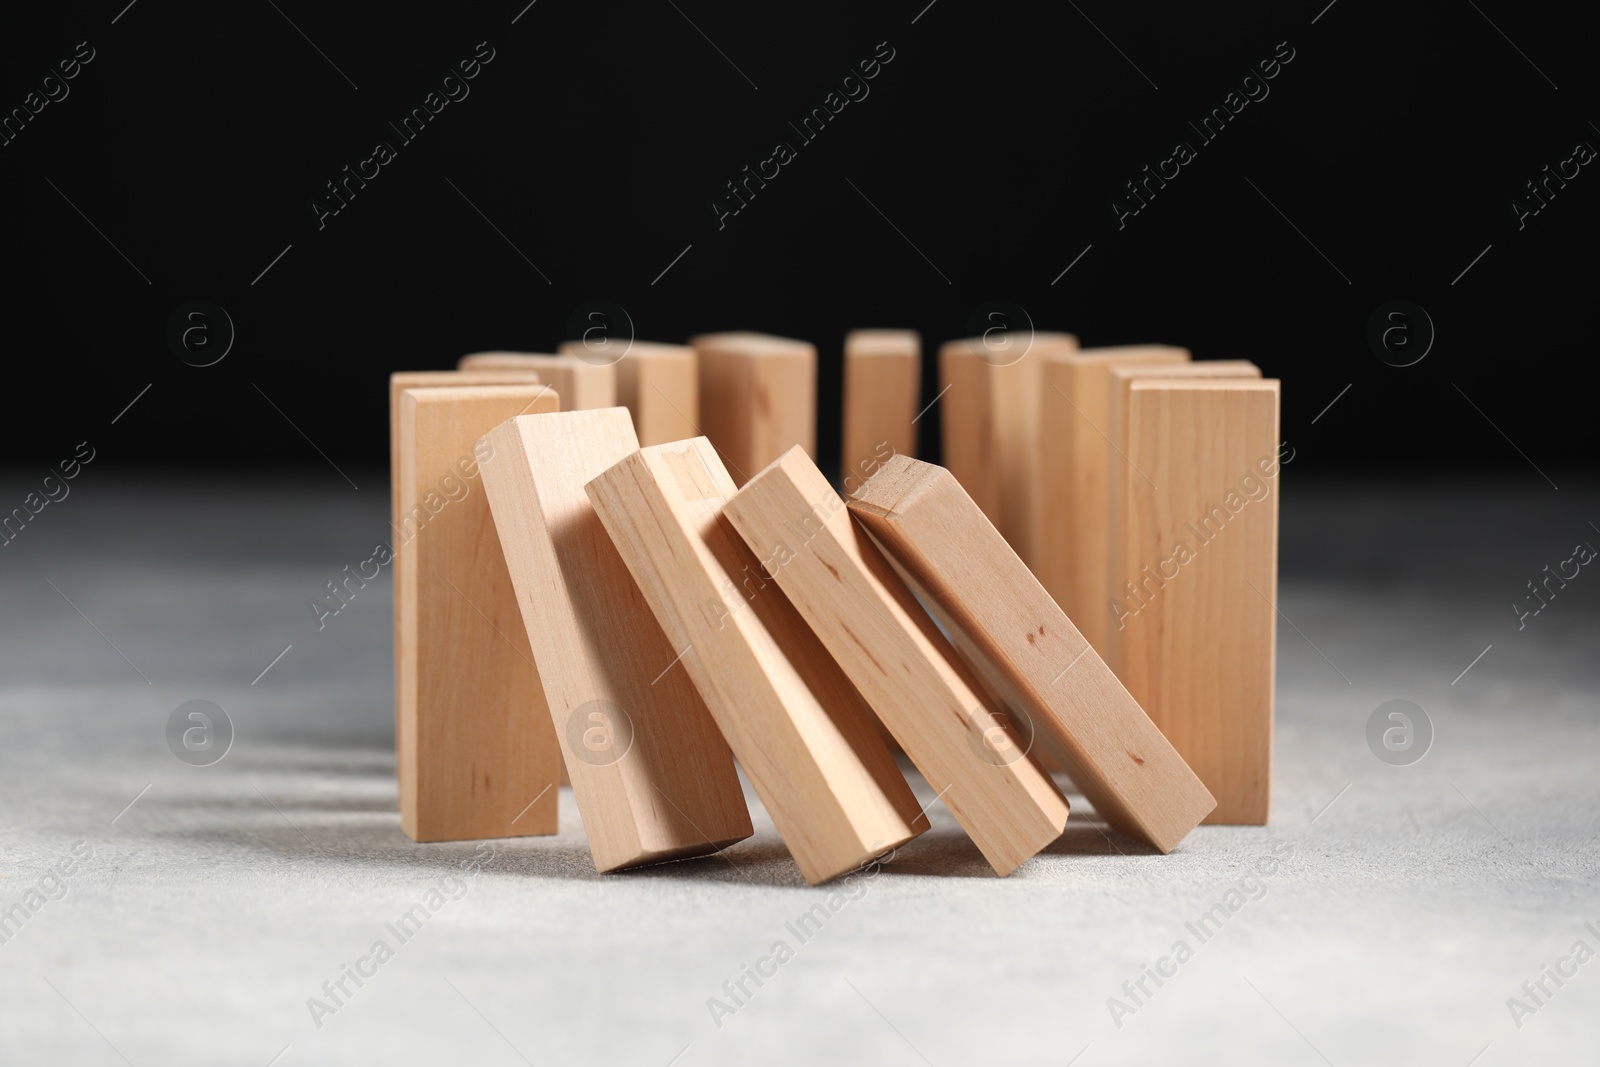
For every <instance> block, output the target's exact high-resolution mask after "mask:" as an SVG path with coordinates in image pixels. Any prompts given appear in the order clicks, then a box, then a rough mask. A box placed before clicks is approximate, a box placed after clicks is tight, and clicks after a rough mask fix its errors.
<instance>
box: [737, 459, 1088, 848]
mask: <svg viewBox="0 0 1600 1067" xmlns="http://www.w3.org/2000/svg"><path fill="white" fill-rule="evenodd" d="M867 484H868V485H869V486H870V485H871V484H872V483H871V482H868V483H867ZM723 512H724V514H726V515H727V516H728V519H729V521H730V522H732V523H733V525H734V527H735V528H736V529H737V530H738V531H739V533H740V534H741V535H742V536H743V537H744V540H745V543H746V544H747V545H749V546H750V548H751V549H752V550H753V551H754V552H755V553H756V555H757V556H759V557H760V558H761V560H762V561H763V562H762V567H763V569H764V570H765V571H766V572H767V573H768V574H771V575H772V576H773V578H774V579H775V580H776V581H777V583H778V587H779V588H780V589H781V590H783V592H784V594H785V595H786V596H787V597H788V599H789V602H790V603H791V604H793V605H794V606H795V608H796V609H797V610H798V611H799V612H800V615H801V617H802V618H804V619H805V620H806V622H808V623H810V624H811V629H812V630H813V631H814V632H815V633H816V635H817V636H818V637H819V638H821V640H822V643H823V644H824V645H825V646H827V649H828V651H829V652H831V653H833V658H834V659H835V660H837V661H838V663H839V665H840V666H841V667H843V668H844V672H845V674H846V675H848V676H849V678H850V680H851V681H852V682H854V683H855V686H856V688H857V689H858V690H860V692H861V695H862V696H864V697H865V698H866V700H867V703H868V704H870V705H871V706H872V709H873V710H874V711H876V712H877V713H878V717H879V718H880V719H882V720H883V723H884V725H885V726H887V727H888V728H889V732H890V733H892V734H893V735H894V737H895V740H896V741H898V742H899V743H900V747H901V748H903V749H904V750H905V752H906V755H907V756H909V757H910V758H911V762H912V763H914V764H916V767H917V770H919V771H921V772H922V775H923V777H924V778H926V779H927V780H928V784H929V785H930V786H932V787H933V788H934V790H935V792H936V793H937V794H938V796H939V797H940V798H941V799H942V800H943V801H944V803H945V806H946V807H948V808H949V809H950V811H951V812H952V813H953V814H954V815H955V817H956V820H957V821H958V822H959V823H960V824H961V826H962V827H963V828H964V829H965V830H966V831H967V833H968V835H969V836H971V838H972V840H973V843H975V844H976V845H977V846H978V850H979V851H980V852H982V853H983V855H984V858H985V859H987V860H988V861H989V863H990V865H991V866H993V867H994V869H995V870H996V871H998V872H999V873H1000V874H1002V875H1004V874H1010V873H1011V872H1012V871H1013V870H1015V869H1016V867H1017V865H1018V864H1020V863H1022V861H1023V860H1026V859H1027V858H1028V857H1030V856H1032V855H1033V854H1034V853H1036V852H1038V851H1039V850H1040V849H1042V848H1044V847H1045V846H1046V845H1048V844H1049V843H1050V842H1052V841H1054V840H1055V839H1056V838H1057V837H1060V836H1061V831H1062V829H1063V828H1064V827H1065V826H1066V822H1067V801H1066V798H1064V797H1063V796H1062V795H1061V793H1060V791H1059V790H1057V789H1056V787H1055V785H1054V783H1052V782H1051V781H1050V779H1049V778H1048V777H1046V776H1045V774H1044V772H1042V771H1040V770H1039V768H1038V767H1036V766H1035V765H1034V764H1033V762H1032V761H1031V760H1029V759H1028V758H1027V757H1026V755H1025V754H1024V753H1023V751H1022V749H1021V748H1019V747H1016V746H1015V745H1010V744H1007V745H1005V746H1003V747H996V746H995V745H994V744H992V743H990V740H989V739H990V738H991V737H992V736H993V735H991V733H990V732H991V731H993V730H995V729H996V728H997V724H998V723H1000V722H1001V721H1003V720H1001V719H1000V718H999V714H1000V713H999V710H998V709H996V708H992V707H990V706H989V705H987V704H986V703H985V701H984V700H983V698H982V697H981V696H979V693H978V690H979V688H980V683H978V681H977V680H976V679H975V678H972V677H971V676H970V674H969V673H968V669H967V668H966V667H965V666H964V665H963V664H961V663H960V661H959V660H958V659H957V658H956V656H955V652H954V650H953V649H951V648H950V647H949V644H948V642H947V641H946V640H945V639H944V637H943V636H942V635H941V634H940V633H939V631H938V629H937V628H936V627H935V626H934V625H933V622H932V620H930V619H929V618H928V616H927V614H926V613H925V612H924V611H923V610H922V609H921V608H920V607H918V606H917V602H916V600H915V599H914V598H913V597H912V595H911V593H910V591H909V590H907V589H906V587H905V585H904V584H903V583H902V582H901V580H900V579H899V578H898V577H896V575H895V573H894V571H893V570H892V569H891V568H890V566H889V564H888V563H887V562H885V561H884V559H883V557H882V556H881V555H880V554H879V552H878V550H877V548H875V547H874V546H873V545H872V543H871V541H870V540H868V538H867V535H866V534H865V533H863V532H862V531H860V530H859V529H857V527H856V525H855V523H853V522H852V521H851V519H850V513H849V512H848V511H847V510H845V504H844V501H843V500H841V499H840V498H839V495H838V494H837V493H835V492H834V491H833V486H831V485H829V484H828V479H827V478H825V477H824V476H823V474H822V472H821V471H820V470H818V469H817V465H816V464H815V463H813V462H812V461H811V457H809V456H807V455H806V454H805V452H804V451H802V450H801V449H799V448H793V449H790V450H789V451H788V452H787V453H786V454H785V455H784V456H783V458H781V459H779V460H778V461H777V462H776V463H773V464H772V465H771V466H769V467H768V468H767V469H766V470H764V471H762V472H761V473H760V474H757V475H756V476H755V477H754V478H752V479H751V480H750V481H749V482H748V483H747V484H746V485H745V487H744V488H743V489H741V490H739V492H738V493H736V494H735V495H734V496H733V498H732V499H731V500H729V501H728V503H727V504H726V505H724V507H723Z"/></svg>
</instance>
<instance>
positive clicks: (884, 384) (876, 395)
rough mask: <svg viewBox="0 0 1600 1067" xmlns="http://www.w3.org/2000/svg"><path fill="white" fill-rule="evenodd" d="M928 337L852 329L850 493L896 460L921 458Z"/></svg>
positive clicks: (848, 340)
mask: <svg viewBox="0 0 1600 1067" xmlns="http://www.w3.org/2000/svg"><path fill="white" fill-rule="evenodd" d="M921 389H922V335H921V334H919V333H917V331H915V330H851V331H850V333H848V334H846V335H845V339H844V419H843V422H844V447H843V451H842V452H840V454H839V462H840V467H839V470H840V472H841V473H842V475H843V479H844V487H845V492H846V493H850V492H853V491H854V490H855V487H856V486H858V485H860V484H861V483H862V482H864V481H866V480H867V479H868V478H870V477H871V476H872V472H873V471H874V470H876V469H877V467H878V464H880V463H882V462H883V461H884V460H885V459H887V458H888V457H889V456H891V455H901V456H914V455H916V454H917V432H916V427H915V426H914V425H912V421H911V420H912V419H915V418H916V417H917V410H918V407H919V405H918V403H917V400H918V398H919V397H920V396H921Z"/></svg>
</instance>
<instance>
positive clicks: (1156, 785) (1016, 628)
mask: <svg viewBox="0 0 1600 1067" xmlns="http://www.w3.org/2000/svg"><path fill="white" fill-rule="evenodd" d="M849 507H850V510H851V512H852V513H853V514H854V515H855V517H856V518H857V519H859V520H860V521H861V523H862V525H863V526H865V527H866V529H867V530H868V531H869V532H870V533H871V534H872V536H873V538H874V539H875V540H876V541H877V543H878V544H879V545H881V546H882V547H883V549H884V550H885V552H886V553H887V555H888V557H889V559H890V560H891V561H892V562H893V563H894V565H895V568H896V570H897V571H899V573H900V574H901V576H902V577H904V578H906V579H907V581H908V582H909V583H910V585H911V586H912V588H914V589H915V590H916V591H917V595H918V596H919V597H921V599H922V602H923V603H924V604H926V605H927V606H928V608H929V609H930V610H931V611H932V612H933V614H934V616H935V617H936V618H938V619H939V621H940V622H941V624H943V626H944V628H945V630H946V631H947V632H948V633H950V634H951V636H952V637H953V638H954V639H955V642H956V647H957V648H958V649H959V650H960V651H961V653H962V654H963V655H964V656H965V657H966V658H967V661H968V662H969V663H970V664H971V665H972V666H973V667H975V668H976V669H977V670H978V672H979V674H980V676H981V677H982V678H983V679H984V680H985V681H986V682H987V683H988V684H989V685H991V686H992V687H993V688H994V689H995V690H996V691H997V692H999V693H1000V694H1001V695H1002V696H1003V698H1004V699H1005V701H1006V703H1007V705H1008V706H1010V708H1011V709H1012V710H1013V714H1014V716H1016V717H1017V718H1018V719H1020V720H1021V729H1020V730H1019V733H1021V734H1022V736H1023V737H1024V738H1026V736H1027V734H1028V732H1029V731H1028V725H1029V724H1031V726H1032V728H1033V730H1034V731H1038V732H1039V734H1041V735H1045V736H1050V737H1052V738H1053V739H1054V740H1055V741H1056V749H1057V750H1058V751H1059V752H1061V753H1062V755H1063V760H1064V762H1065V763H1066V770H1067V773H1068V774H1070V775H1071V776H1072V781H1073V783H1074V784H1076V785H1077V787H1078V788H1079V789H1081V790H1082V791H1083V795H1084V796H1085V797H1087V798H1088V799H1089V802H1090V803H1091V804H1093V805H1094V808H1095V811H1097V812H1099V813H1100V816H1101V817H1102V818H1104V819H1105V820H1106V822H1107V823H1109V824H1110V825H1112V826H1114V827H1116V828H1117V829H1118V830H1121V831H1122V832H1123V833H1125V834H1128V835H1130V836H1132V837H1136V838H1139V839H1140V840H1142V841H1145V842H1146V843H1148V844H1150V845H1153V846H1155V847H1156V848H1158V849H1160V850H1161V851H1162V852H1169V851H1171V850H1172V848H1173V847H1174V846H1175V845H1177V843H1178V842H1179V841H1181V840H1182V839H1183V837H1184V835H1185V834H1187V833H1188V832H1189V831H1190V830H1192V829H1193V828H1194V827H1195V825H1196V824H1197V823H1199V822H1200V820H1201V819H1202V818H1203V817H1204V816H1205V815H1206V813H1207V812H1209V811H1211V809H1212V808H1214V807H1215V806H1216V801H1215V800H1214V799H1212V796H1211V794H1210V793H1209V792H1207V790H1206V787H1205V786H1204V785H1203V784H1201V781H1200V779H1199V778H1197V777H1196V776H1195V774H1194V772H1193V771H1191V770H1190V769H1189V767H1188V766H1187V765H1186V764H1185V763H1184V761H1183V759H1182V758H1181V757H1180V756H1179V754H1178V752H1177V751H1175V750H1174V748H1173V746H1172V744H1170V743H1169V742H1168V741H1167V739H1166V738H1164V737H1163V736H1162V735H1161V731H1160V730H1158V729H1157V728H1156V726H1155V724H1154V723H1152V722H1151V720H1150V718H1149V717H1148V716H1147V715H1146V714H1145V713H1144V711H1143V710H1142V709H1141V708H1140V707H1139V704H1138V703H1137V702H1136V701H1135V700H1134V699H1133V697H1132V696H1130V695H1129V693H1128V691H1127V690H1126V689H1124V688H1123V687H1122V684H1121V683H1120V682H1118V681H1117V679H1116V676H1115V675H1113V674H1112V673H1111V670H1110V669H1109V668H1108V667H1107V666H1106V665H1105V663H1104V662H1103V661H1101V659H1100V657H1099V656H1097V655H1096V654H1095V652H1094V649H1092V648H1091V647H1090V646H1089V644H1088V642H1087V641H1085V640H1084V638H1083V635H1082V634H1080V633H1079V632H1078V630H1077V628H1076V627H1075V626H1073V625H1072V623H1071V622H1070V621H1069V620H1068V619H1067V617H1066V615H1064V614H1063V613H1062V611H1061V609H1060V608H1059V607H1057V606H1056V603H1055V601H1053V600H1051V599H1050V595H1049V594H1048V593H1047V592H1045V590H1044V587H1043V586H1042V585H1040V584H1039V582H1038V580H1037V579H1035V578H1034V577H1033V575H1032V574H1031V573H1029V571H1028V569H1027V567H1025V566H1024V565H1023V563H1022V561H1021V560H1020V559H1018V558H1017V556H1016V554H1015V553H1014V552H1012V551H1011V550H1010V549H1009V548H1008V547H1007V546H1006V543H1005V541H1004V540H1003V539H1002V538H1001V537H1000V534H999V532H998V531H996V530H995V528H994V526H993V525H992V524H991V523H990V522H989V520H988V519H987V518H985V517H984V514H983V512H982V511H981V510H979V508H978V506H977V504H976V503H975V502H974V501H973V500H972V498H971V497H970V496H969V495H968V494H967V493H966V491H965V490H964V489H963V488H962V487H961V485H960V484H959V483H957V482H956V480H955V479H954V478H953V477H952V476H951V475H950V472H949V471H947V470H945V469H944V468H942V467H936V466H934V465H933V464H931V463H920V462H918V461H916V460H912V459H906V458H904V457H900V456H896V457H895V458H894V459H891V460H889V462H888V463H886V464H885V465H884V467H883V469H881V470H880V471H878V473H877V474H875V475H873V477H872V479H871V480H870V481H868V482H867V484H866V486H865V488H863V489H862V491H861V492H860V493H859V494H857V495H856V496H855V497H854V498H852V499H851V501H850V504H849Z"/></svg>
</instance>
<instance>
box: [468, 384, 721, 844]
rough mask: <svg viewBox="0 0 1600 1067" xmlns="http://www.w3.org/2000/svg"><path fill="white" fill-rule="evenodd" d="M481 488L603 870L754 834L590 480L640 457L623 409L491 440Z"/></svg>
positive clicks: (702, 711) (565, 416)
mask: <svg viewBox="0 0 1600 1067" xmlns="http://www.w3.org/2000/svg"><path fill="white" fill-rule="evenodd" d="M488 443H489V445H490V446H491V448H492V451H493V453H494V458H493V459H492V460H491V461H489V462H486V463H484V464H483V467H482V470H483V484H484V488H485V489H486V490H487V491H488V494H489V505H490V507H491V508H492V509H493V511H494V519H495V527H496V529H497V530H498V531H499V533H500V544H501V546H502V547H503V548H504V549H505V555H506V565H507V567H508V568H509V569H510V572H511V580H512V584H513V585H514V586H515V587H516V596H517V601H518V603H519V604H520V605H521V607H522V619H523V622H524V623H525V624H526V629H527V634H528V639H529V642H530V643H531V644H532V646H533V658H534V662H535V663H536V664H537V665H538V668H539V681H540V682H541V683H542V684H543V686H544V695H545V701H546V703H547V704H548V705H549V708H550V715H551V720H552V722H553V724H554V726H555V731H556V736H557V738H558V739H559V740H560V741H561V743H562V745H561V748H562V754H563V756H564V757H565V759H566V765H567V774H568V776H569V777H570V779H571V781H572V793H573V797H574V798H575V799H576V800H577V802H578V812H579V814H580V815H582V816H583V828H584V831H585V833H587V834H588V837H589V851H590V853H591V854H592V855H593V857H594V864H595V868H596V869H597V870H599V871H601V872H605V871H614V870H618V869H620V868H623V867H633V866H637V865H639V864H642V863H656V862H660V861H662V860H669V859H679V858H682V857H685V856H694V855H699V854H702V853H707V852H715V851H717V850H718V849H721V848H724V847H726V846H727V845H731V844H733V843H734V842H735V841H740V840H743V839H744V838H746V837H749V836H750V834H751V833H752V829H751V826H750V813H749V811H747V810H746V808H745V803H744V791H743V789H742V788H741V787H740V785H739V776H738V774H737V773H736V772H735V771H734V769H733V754H732V753H731V752H730V751H728V745H727V742H725V741H724V740H723V739H722V735H721V734H719V733H718V732H717V725H716V723H715V722H713V721H712V719H711V715H710V713H709V712H707V711H706V707H705V703H704V702H703V701H702V700H701V699H700V694H699V693H698V692H696V690H695V688H694V685H693V683H691V682H690V681H689V678H688V676H687V675H686V674H684V672H682V671H668V672H667V673H666V674H661V666H662V664H664V663H670V662H672V658H673V655H674V651H673V648H672V646H671V645H669V644H668V643H667V638H666V635H664V634H663V633H662V632H661V627H660V626H659V625H658V624H657V623H656V620H655V618H654V617H653V616H652V615H651V614H650V609H649V607H648V606H647V605H646V604H645V602H644V597H643V596H642V595H641V594H640V592H639V587H638V586H637V585H636V584H634V581H633V578H632V577H631V576H630V575H629V574H628V568H627V566H626V564H624V563H623V562H622V557H621V556H619V555H617V550H616V548H615V547H614V546H613V545H612V544H611V539H610V538H609V537H607V536H606V532H605V530H604V529H603V528H602V527H601V525H600V519H599V518H598V517H597V516H596V515H595V513H594V507H593V506H592V505H591V504H590V503H589V498H588V496H587V495H585V493H584V491H583V486H584V483H585V482H587V481H589V479H591V478H593V477H595V476H596V475H599V474H601V473H603V472H604V471H605V470H606V469H607V468H608V467H610V466H611V465H612V464H613V463H616V462H617V461H619V460H621V459H623V458H625V457H627V456H629V455H631V454H632V453H634V452H636V451H638V442H637V441H636V440H635V439H634V436H633V425H632V423H631V422H630V421H629V418H628V412H627V411H626V409H624V408H604V409H601V410H598V411H571V412H562V413H559V414H552V415H524V416H522V417H520V418H516V419H512V420H510V421H509V422H504V423H501V424H500V425H499V426H497V427H495V429H494V430H493V431H491V432H490V434H489V436H488Z"/></svg>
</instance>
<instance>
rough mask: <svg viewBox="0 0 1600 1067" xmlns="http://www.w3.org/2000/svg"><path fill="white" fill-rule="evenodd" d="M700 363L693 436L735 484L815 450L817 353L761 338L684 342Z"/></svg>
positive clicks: (726, 336)
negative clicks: (792, 452) (701, 437)
mask: <svg viewBox="0 0 1600 1067" xmlns="http://www.w3.org/2000/svg"><path fill="white" fill-rule="evenodd" d="M689 343H690V344H691V345H693V346H694V350H695V353H696V354H697V355H698V356H699V360H700V428H701V430H703V431H704V434H705V436H706V437H707V438H709V439H710V441H711V444H712V445H713V446H714V447H715V448H716V450H717V452H718V454H719V455H720V456H721V457H722V460H723V462H724V463H726V465H727V467H728V471H729V473H730V474H731V475H732V476H733V478H734V480H735V482H736V483H737V484H743V483H744V482H745V480H746V479H748V478H749V477H750V476H751V475H753V474H755V473H756V471H759V470H760V469H761V468H763V467H765V466H766V465H767V464H768V463H771V462H772V461H773V460H775V459H777V458H778V457H779V456H781V455H783V454H784V453H785V452H787V451H788V450H789V449H790V448H792V447H793V446H795V445H799V446H800V447H801V448H803V449H805V450H806V451H807V452H815V451H816V450H817V349H816V346H815V345H813V344H811V343H810V342H807V341H794V340H790V339H789V338H787V337H773V336H770V335H768V334H761V333H712V334H702V335H700V336H698V337H694V338H691V339H690V342H689Z"/></svg>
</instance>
